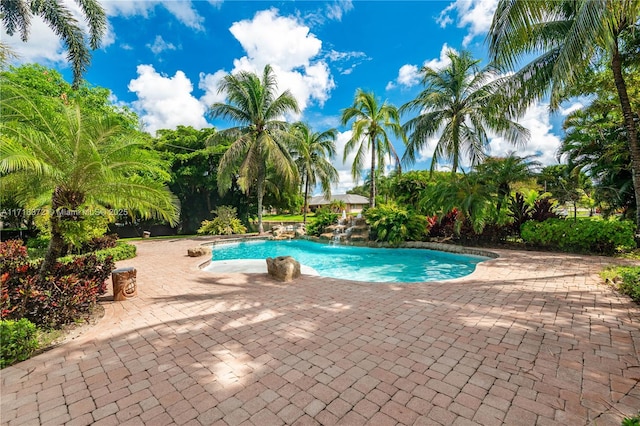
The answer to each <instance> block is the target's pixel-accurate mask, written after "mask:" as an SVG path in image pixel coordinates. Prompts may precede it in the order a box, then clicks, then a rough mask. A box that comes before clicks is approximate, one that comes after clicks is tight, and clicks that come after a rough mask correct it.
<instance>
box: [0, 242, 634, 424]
mask: <svg viewBox="0 0 640 426" xmlns="http://www.w3.org/2000/svg"><path fill="white" fill-rule="evenodd" d="M199 242H200V241H193V240H176V241H167V240H165V241H145V242H140V243H138V244H137V245H138V253H139V255H138V257H137V258H135V259H132V260H129V261H125V262H121V263H120V264H119V266H135V267H136V268H137V270H138V288H139V295H138V297H137V298H136V299H133V300H129V301H126V302H112V301H110V300H109V301H106V302H105V309H106V315H105V317H104V318H103V319H102V320H101V321H100V322H99V323H98V325H97V326H95V327H94V328H92V329H91V330H90V331H88V332H87V333H85V334H83V335H82V336H80V337H79V338H77V339H76V340H74V341H71V342H69V343H66V344H64V345H62V346H60V347H58V348H56V349H54V350H51V351H49V352H46V353H44V354H41V355H39V356H37V357H35V358H32V359H30V360H28V361H25V362H23V363H20V364H18V365H16V366H13V367H9V368H7V369H4V370H2V372H1V373H0V374H1V376H2V387H1V410H2V411H1V420H2V424H9V425H15V424H38V423H43V424H45V423H46V424H52V425H61V424H65V423H66V424H73V425H81V424H82V425H88V424H95V425H115V424H149V425H163V424H189V425H211V424H228V425H240V424H243V425H259V426H270V425H279V424H299V425H314V424H324V425H331V424H345V425H359V424H371V425H376V426H383V425H395V424H403V425H412V424H415V425H438V424H442V425H472V424H481V425H499V424H507V425H534V424H538V425H553V424H556V425H574V424H575V425H584V424H593V425H598V426H602V425H620V421H621V419H622V417H623V415H631V414H634V412H637V410H638V409H640V386H639V380H640V359H639V358H640V355H639V350H640V314H639V312H640V311H639V309H638V307H637V306H636V305H634V304H633V303H632V302H630V300H629V299H628V298H626V297H622V296H618V295H617V294H615V293H614V292H612V291H611V290H610V289H608V288H607V287H605V286H603V285H600V284H599V282H600V280H599V278H598V276H597V271H599V270H600V269H601V268H602V266H603V265H604V264H606V263H608V262H610V261H611V259H606V258H598V257H585V256H572V255H559V254H549V253H533V252H512V251H499V250H497V252H499V253H500V255H501V257H500V258H499V259H496V260H492V261H488V262H486V263H483V264H481V265H480V266H479V267H478V269H477V271H476V272H475V273H474V274H472V275H471V276H469V277H467V278H462V279H458V280H454V281H449V282H445V283H430V284H410V285H384V284H365V283H352V282H344V281H339V280H334V279H327V278H320V277H303V278H301V279H299V280H297V281H296V282H295V283H293V284H278V283H275V282H273V281H270V280H269V279H268V278H267V277H266V275H263V274H259V275H244V274H236V275H228V276H216V275H211V274H207V273H205V272H202V271H199V270H198V268H197V263H198V262H197V261H196V260H194V259H193V258H188V257H186V251H187V248H189V247H193V246H195V245H196V244H198V243H199ZM201 259H202V258H201ZM200 262H202V260H200Z"/></svg>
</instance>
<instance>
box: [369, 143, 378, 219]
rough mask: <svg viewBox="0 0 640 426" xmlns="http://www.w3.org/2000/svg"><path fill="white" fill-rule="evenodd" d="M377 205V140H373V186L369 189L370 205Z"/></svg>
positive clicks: (371, 206) (372, 206)
mask: <svg viewBox="0 0 640 426" xmlns="http://www.w3.org/2000/svg"><path fill="white" fill-rule="evenodd" d="M375 206H376V141H375V139H373V140H372V141H371V188H370V191H369V207H370V208H374V207H375Z"/></svg>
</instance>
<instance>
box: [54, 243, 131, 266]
mask: <svg viewBox="0 0 640 426" xmlns="http://www.w3.org/2000/svg"><path fill="white" fill-rule="evenodd" d="M93 255H95V256H96V258H97V259H98V260H100V261H104V260H105V259H106V258H107V257H111V258H112V259H113V261H114V262H119V261H121V260H127V259H131V258H134V257H136V246H134V245H133V244H129V243H125V242H123V241H121V242H118V243H116V245H115V246H114V247H110V248H106V249H103V250H98V251H95V252H93ZM78 256H79V255H69V256H64V257H61V258H60V259H58V262H60V263H69V262H72V261H73V260H74V259H76V258H77V257H78Z"/></svg>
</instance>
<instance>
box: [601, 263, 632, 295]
mask: <svg viewBox="0 0 640 426" xmlns="http://www.w3.org/2000/svg"><path fill="white" fill-rule="evenodd" d="M600 276H601V277H602V278H603V279H605V280H606V281H607V282H609V283H612V284H613V285H614V286H615V287H616V288H617V290H618V291H619V292H621V293H623V294H626V295H628V296H629V297H631V299H633V300H634V301H635V302H637V303H640V266H610V267H608V268H606V269H605V270H604V271H602V272H601V273H600Z"/></svg>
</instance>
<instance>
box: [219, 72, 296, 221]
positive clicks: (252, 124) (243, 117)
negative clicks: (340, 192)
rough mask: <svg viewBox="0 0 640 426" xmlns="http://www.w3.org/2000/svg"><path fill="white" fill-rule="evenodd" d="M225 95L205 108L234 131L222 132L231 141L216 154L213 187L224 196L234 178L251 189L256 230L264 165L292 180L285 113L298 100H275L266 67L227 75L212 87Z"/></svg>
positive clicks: (285, 97)
mask: <svg viewBox="0 0 640 426" xmlns="http://www.w3.org/2000/svg"><path fill="white" fill-rule="evenodd" d="M218 91H219V92H220V93H225V94H226V96H227V100H226V101H227V102H226V103H214V104H213V105H211V107H210V109H209V114H210V115H211V116H212V117H221V118H225V119H230V120H232V121H235V122H236V123H238V126H237V127H233V128H230V129H227V130H225V131H223V132H221V133H222V134H227V135H231V136H232V138H233V139H234V142H233V143H232V144H231V146H230V147H229V149H228V150H227V152H225V154H224V155H223V156H222V159H221V160H220V165H219V167H218V183H219V186H218V189H219V191H220V193H221V194H224V193H225V192H226V191H227V190H228V189H229V188H230V187H231V184H232V180H233V178H234V177H236V176H237V179H238V184H239V186H240V188H241V189H242V190H243V191H244V192H245V193H246V192H248V191H249V189H250V188H251V187H252V186H253V185H255V187H256V195H257V201H258V231H259V232H260V233H263V232H264V228H263V225H262V200H263V198H264V187H265V177H266V173H267V168H268V167H273V168H274V169H275V171H276V173H277V174H279V175H280V176H281V177H282V179H284V180H285V182H287V183H289V182H292V181H295V180H296V178H297V169H296V165H295V162H294V160H293V158H292V156H291V154H290V152H289V151H290V150H289V146H288V145H287V144H288V142H290V139H291V137H290V135H289V134H288V133H287V132H288V127H289V126H288V124H287V123H286V122H285V121H283V117H284V115H285V114H287V113H297V112H299V109H298V102H297V101H296V99H295V97H294V96H293V95H292V94H291V92H289V91H288V90H286V91H284V92H283V93H281V94H280V95H279V96H276V93H277V83H276V78H275V74H274V72H273V70H272V68H271V66H270V65H266V66H265V67H264V70H263V72H262V76H261V77H260V76H258V75H256V74H254V73H250V72H246V71H240V72H239V73H237V74H235V75H233V74H230V75H227V76H226V77H224V79H222V81H221V82H220V85H219V86H218Z"/></svg>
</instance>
